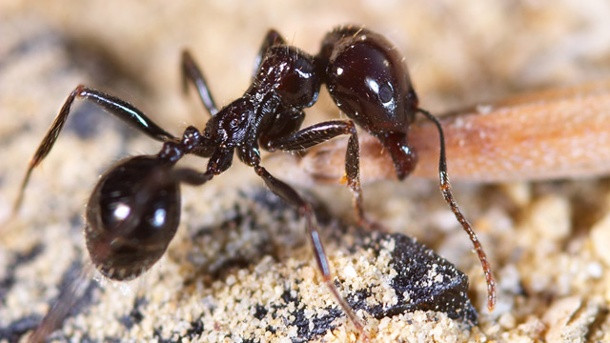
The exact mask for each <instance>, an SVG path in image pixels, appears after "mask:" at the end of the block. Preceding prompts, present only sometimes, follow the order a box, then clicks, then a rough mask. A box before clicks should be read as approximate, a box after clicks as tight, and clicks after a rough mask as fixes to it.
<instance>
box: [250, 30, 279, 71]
mask: <svg viewBox="0 0 610 343" xmlns="http://www.w3.org/2000/svg"><path fill="white" fill-rule="evenodd" d="M279 44H286V40H285V39H284V37H282V35H281V34H280V33H279V32H277V31H276V30H274V29H270V30H269V31H267V34H265V38H263V43H262V44H261V47H260V49H259V50H258V54H257V55H256V58H255V59H254V73H253V75H254V76H256V74H257V72H258V68H259V67H260V65H261V61H262V60H263V56H265V53H266V52H267V49H269V48H270V47H272V46H274V45H279Z"/></svg>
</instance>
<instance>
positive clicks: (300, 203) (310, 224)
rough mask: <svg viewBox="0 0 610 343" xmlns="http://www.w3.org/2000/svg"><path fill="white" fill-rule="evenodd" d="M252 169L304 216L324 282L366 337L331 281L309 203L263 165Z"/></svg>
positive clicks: (360, 324) (352, 312)
mask: <svg viewBox="0 0 610 343" xmlns="http://www.w3.org/2000/svg"><path fill="white" fill-rule="evenodd" d="M254 170H255V171H256V174H258V175H259V176H260V177H261V178H262V179H263V181H265V184H266V185H267V187H269V189H270V190H271V191H272V192H273V193H275V194H276V195H277V196H279V197H280V198H282V199H283V200H284V201H286V202H287V203H289V204H290V205H292V206H294V207H296V208H297V209H298V211H299V214H300V215H301V216H304V217H305V220H306V228H307V234H308V236H309V239H310V241H311V244H312V248H313V251H314V256H315V258H316V262H317V264H318V269H319V270H320V272H321V273H322V278H323V280H324V283H325V284H326V286H327V287H328V289H329V290H330V292H331V293H332V295H333V297H334V298H335V300H336V301H337V302H338V303H339V305H340V306H341V308H342V309H343V311H345V313H346V315H347V317H348V318H349V320H350V321H351V322H352V323H353V324H354V326H356V329H357V330H358V331H359V332H360V333H361V334H362V336H364V337H365V339H366V338H367V336H366V333H365V332H364V326H363V325H362V322H361V321H360V319H359V318H358V317H357V316H356V314H355V313H354V310H353V309H352V307H351V306H350V305H349V304H348V303H347V301H346V300H345V299H344V298H343V297H342V296H341V294H339V291H338V290H337V288H336V287H335V285H334V283H333V280H332V273H331V270H330V265H329V263H328V258H327V257H326V253H325V252H324V245H323V244H322V240H321V239H320V233H319V232H318V227H317V224H316V218H315V214H314V212H313V209H312V207H311V205H310V204H309V203H307V202H306V201H305V200H303V198H301V196H300V195H299V194H298V193H297V192H296V191H295V190H294V189H293V188H292V187H290V186H289V185H288V184H286V183H284V182H283V181H281V180H279V179H277V178H275V177H274V176H273V175H271V174H269V172H268V171H267V170H266V169H265V168H264V167H262V166H260V165H258V164H257V165H255V166H254Z"/></svg>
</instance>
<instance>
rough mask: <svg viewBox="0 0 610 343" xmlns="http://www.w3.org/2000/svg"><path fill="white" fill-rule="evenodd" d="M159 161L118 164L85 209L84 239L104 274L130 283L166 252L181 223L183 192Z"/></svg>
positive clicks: (143, 158)
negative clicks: (181, 193) (131, 279)
mask: <svg viewBox="0 0 610 343" xmlns="http://www.w3.org/2000/svg"><path fill="white" fill-rule="evenodd" d="M169 168H170V167H169V166H167V165H165V164H164V163H163V162H162V161H160V160H158V159H157V158H156V157H151V156H139V157H134V158H131V159H128V160H126V161H123V162H121V163H119V164H118V165H117V166H115V167H114V168H112V169H111V170H110V171H109V172H108V173H106V174H105V175H103V176H102V178H101V179H100V181H99V182H98V184H97V186H96V187H95V189H94V191H93V193H92V195H91V198H90V199H89V203H88V205H87V224H88V225H87V228H86V231H85V238H86V240H87V249H88V250H89V254H90V255H91V260H92V261H93V264H95V266H96V267H97V268H98V269H99V270H100V272H101V273H102V274H104V275H105V276H107V277H109V278H111V279H117V280H124V279H130V278H134V277H136V276H138V275H139V274H141V273H142V272H144V271H145V270H147V269H148V268H150V267H151V266H152V265H153V264H154V263H155V262H156V261H157V260H158V259H159V258H160V257H161V256H162V255H163V253H164V252H165V250H166V249H167V246H168V245H169V242H170V241H171V240H172V238H173V237H174V234H175V233H176V229H177V227H178V223H179V220H180V189H179V185H178V183H177V182H175V181H172V180H171V178H170V177H169V171H170V170H169Z"/></svg>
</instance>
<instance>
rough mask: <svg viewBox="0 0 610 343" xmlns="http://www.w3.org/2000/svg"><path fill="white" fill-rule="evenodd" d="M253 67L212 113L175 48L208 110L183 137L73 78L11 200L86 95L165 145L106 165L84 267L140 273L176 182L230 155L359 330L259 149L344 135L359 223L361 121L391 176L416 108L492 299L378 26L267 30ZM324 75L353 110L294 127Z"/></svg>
mask: <svg viewBox="0 0 610 343" xmlns="http://www.w3.org/2000/svg"><path fill="white" fill-rule="evenodd" d="M256 64H257V66H256V70H257V71H256V73H255V75H254V77H253V80H252V84H251V86H250V88H248V90H246V92H245V93H244V95H243V96H242V97H240V98H238V99H237V100H235V101H233V102H232V103H230V104H229V105H227V106H225V107H223V108H222V109H220V110H218V108H217V106H216V103H215V101H214V99H213V97H212V95H211V93H210V90H209V87H208V84H207V81H206V80H205V78H204V76H203V74H202V72H201V71H200V69H199V68H198V66H197V64H196V63H195V62H194V60H193V58H192V57H191V55H190V54H189V52H188V51H185V52H184V53H183V54H182V75H183V88H184V90H186V89H187V88H188V87H187V86H188V83H189V82H190V83H192V84H193V85H194V86H195V88H196V89H197V91H198V93H199V97H200V99H201V101H202V103H203V106H204V107H205V109H206V110H207V111H208V112H209V113H210V115H211V118H210V120H209V121H208V122H207V124H206V126H205V129H204V130H203V131H199V130H198V129H197V128H195V127H193V126H189V127H187V128H186V129H185V131H184V133H183V134H182V137H181V138H178V137H175V136H174V135H172V134H170V133H168V132H167V131H165V130H164V129H162V128H161V127H159V126H158V125H157V124H155V123H154V122H153V121H151V120H150V119H149V118H148V117H147V116H146V115H144V114H143V113H142V112H141V111H139V110H138V109H137V108H135V107H134V106H132V105H131V104H129V103H127V102H125V101H123V100H120V99H118V98H116V97H113V96H111V95H108V94H105V93H102V92H99V91H97V90H94V89H90V88H87V87H84V86H82V85H80V86H78V87H76V88H75V89H74V90H73V91H72V93H70V95H69V96H68V98H67V99H66V101H65V103H64V104H63V106H62V108H61V110H60V111H59V114H58V115H57V117H56V118H55V120H54V122H53V124H52V125H51V127H50V129H49V131H48V132H47V134H46V136H45V137H44V138H43V140H42V142H41V143H40V146H39V147H38V149H37V151H36V153H35V154H34V156H33V158H32V159H31V161H30V164H29V168H28V170H27V173H26V175H25V177H24V180H23V183H22V185H21V190H20V193H19V196H18V198H17V201H16V202H15V208H14V209H15V211H17V210H18V208H19V206H20V204H21V202H22V199H23V194H24V190H25V188H26V186H27V183H28V180H29V177H30V175H31V173H32V170H33V169H34V168H35V167H36V166H38V165H39V164H40V162H41V161H42V160H43V159H44V158H45V157H46V156H47V154H48V153H49V151H50V150H51V148H52V147H53V144H54V143H55V141H56V140H57V137H58V136H59V133H60V131H61V129H62V128H63V126H64V123H65V122H66V120H67V118H68V115H69V114H70V109H71V106H72V103H73V102H74V100H75V99H77V98H81V99H85V100H89V101H92V102H93V103H95V104H97V105H99V106H100V107H102V108H103V109H105V110H106V111H108V112H109V113H110V114H112V115H115V116H117V117H119V118H120V119H122V120H123V121H125V122H127V123H128V124H129V125H131V126H133V127H135V128H136V129H139V130H140V131H142V132H144V133H145V134H147V135H148V136H150V137H151V138H153V139H155V140H157V141H160V142H163V146H162V148H161V150H160V151H159V152H158V153H157V154H156V155H142V156H135V157H131V158H128V159H125V160H123V161H120V162H119V163H118V164H117V165H115V166H114V167H112V168H111V169H110V170H108V171H107V172H106V173H105V174H104V175H103V176H102V177H101V179H100V180H99V182H98V184H97V185H96V187H95V189H94V190H93V192H92V194H91V197H90V199H89V202H88V204H87V210H86V219H87V226H86V228H85V239H86V244H87V249H88V250H89V254H90V256H91V260H92V262H93V264H94V265H95V266H96V267H97V269H98V270H99V271H100V272H101V273H102V274H103V275H104V276H106V277H108V278H110V279H114V280H127V279H132V278H135V277H137V276H138V275H140V274H141V273H143V272H144V271H146V270H148V269H149V268H150V267H151V266H152V265H153V264H154V263H155V262H156V261H157V260H158V259H159V258H160V257H161V256H162V255H163V254H164V252H165V250H166V249H167V246H168V245H169V243H170V241H171V240H172V238H173V237H174V234H175V233H176V229H177V227H178V223H179V221H180V184H182V183H184V184H189V185H202V184H204V183H206V182H208V181H210V180H211V179H212V178H213V177H214V176H215V175H218V174H220V173H222V172H224V171H226V170H227V169H229V167H230V166H231V163H232V161H233V155H234V152H237V156H238V157H239V159H240V160H241V161H242V162H244V163H246V164H247V165H249V166H251V167H253V168H254V171H255V172H256V173H257V174H258V175H259V176H260V177H261V178H262V179H263V181H265V183H266V184H267V186H268V187H269V188H270V189H271V191H272V192H273V193H275V194H277V195H278V196H280V197H281V198H282V199H283V200H284V201H286V202H288V203H290V204H291V205H293V206H295V207H296V208H297V209H298V212H299V213H300V214H301V215H302V216H304V217H305V219H306V228H307V233H308V235H309V238H310V240H311V242H312V246H313V250H314V256H315V258H316V262H317V265H318V268H319V270H320V272H321V274H322V276H323V279H324V282H325V283H326V285H327V287H328V288H329V290H330V291H331V293H332V294H333V296H334V297H335V299H336V300H337V302H338V303H339V304H340V305H341V307H342V308H343V310H344V311H345V313H346V314H347V316H348V317H349V319H350V320H351V322H352V323H354V325H355V326H356V327H357V329H358V330H359V331H360V332H362V333H363V326H362V324H361V322H360V320H359V319H358V317H357V316H356V315H355V313H354V311H353V310H352V308H351V307H350V305H349V304H348V303H347V301H346V300H345V299H344V298H343V297H342V296H341V295H340V294H339V292H338V291H337V288H336V287H335V285H334V284H333V281H332V273H331V270H330V266H329V264H328V260H327V257H326V253H325V252H324V246H323V244H322V241H321V240H320V235H319V232H318V228H317V226H316V223H315V215H314V212H313V210H312V207H311V205H310V204H309V203H307V202H306V201H305V200H304V199H303V198H302V197H301V196H300V195H299V194H298V193H297V192H296V191H295V190H294V189H293V188H292V187H291V186H289V185H288V184H286V183H284V182H283V181H281V180H279V179H277V178H275V177H274V176H273V175H271V174H270V173H269V172H268V171H267V170H266V169H265V168H264V167H263V166H261V157H260V148H263V149H265V150H268V151H275V150H283V151H302V150H306V149H308V148H310V147H312V146H315V145H317V144H320V143H322V142H325V141H327V140H329V139H331V138H333V137H336V136H339V135H349V140H348V143H347V152H346V156H345V179H346V181H347V185H348V186H349V188H350V189H351V190H352V191H353V193H354V207H355V212H356V215H357V217H358V221H359V223H360V224H362V225H363V226H367V227H375V226H376V225H375V224H374V223H373V222H371V221H369V220H368V219H367V218H366V217H365V216H364V211H363V204H362V189H361V185H360V179H359V168H360V167H359V146H358V134H357V131H356V125H355V124H358V125H359V126H361V127H362V128H364V129H365V130H367V131H368V132H370V133H371V134H373V135H374V136H376V137H377V138H378V139H379V141H380V142H381V143H382V144H383V146H384V147H385V149H387V151H388V152H389V153H390V155H391V156H392V160H393V162H394V166H395V169H396V174H397V176H398V178H399V179H400V180H402V179H404V178H405V177H406V176H407V175H409V173H410V172H411V171H412V170H413V169H414V167H415V164H416V161H417V158H416V152H415V151H414V150H413V149H412V148H411V147H410V145H409V141H408V130H409V125H410V124H411V123H413V122H414V120H415V115H416V113H421V114H423V115H424V116H425V117H426V118H428V119H429V120H431V121H432V122H433V123H434V124H435V125H436V128H437V129H438V133H439V138H440V158H439V177H440V186H441V190H442V194H443V196H444V198H445V200H446V201H447V202H448V203H449V205H450V207H451V210H452V211H453V213H454V214H455V216H456V218H457V219H458V221H459V222H460V224H461V225H462V226H463V228H464V229H465V230H466V232H467V233H468V235H469V236H470V239H471V240H472V242H473V244H474V247H475V250H476V252H477V254H478V257H479V259H480V261H481V264H482V266H483V270H484V273H485V277H486V280H487V288H488V307H489V308H490V309H491V308H493V306H494V303H495V282H494V279H493V276H492V273H491V268H490V265H489V263H488V261H487V258H486V256H485V253H484V252H483V249H482V247H481V244H480V242H479V241H478V239H477V237H476V235H475V233H474V231H473V230H472V228H471V226H470V224H469V223H468V221H467V220H466V219H465V218H464V216H463V215H462V213H461V212H460V210H459V208H458V206H457V204H456V202H455V200H454V198H453V195H452V193H451V187H450V184H449V179H448V176H447V166H446V157H445V146H444V137H443V130H442V127H441V125H440V123H439V121H438V120H437V119H436V118H435V117H434V116H433V115H431V114H430V113H429V112H427V111H425V110H423V109H421V108H419V107H418V99H417V95H416V94H415V91H414V90H413V87H412V84H411V81H410V79H409V74H408V72H407V69H406V65H405V64H404V63H403V58H402V56H401V55H400V54H399V53H398V52H397V50H396V49H395V48H394V47H393V46H392V45H391V44H390V42H389V41H388V40H386V39H385V38H384V37H383V36H381V35H380V34H377V33H374V32H371V31H370V30H367V29H364V28H361V27H354V26H346V27H339V28H337V29H335V30H333V31H331V32H330V33H328V34H327V35H326V37H325V38H324V40H323V42H322V47H321V50H320V52H319V53H318V55H317V56H311V55H309V54H307V53H305V52H303V51H301V50H300V49H298V48H295V47H293V46H290V45H287V44H286V42H285V40H284V39H283V38H282V36H281V35H280V34H279V33H278V32H276V31H274V30H270V31H269V32H268V33H267V35H266V36H265V39H264V41H263V44H262V46H261V48H260V51H259V54H258V57H257V63H256ZM322 83H325V84H326V86H327V88H328V91H329V92H330V95H331V96H332V98H333V99H334V101H335V103H336V104H337V106H338V107H339V108H340V109H341V110H342V111H343V112H344V113H345V114H346V115H347V116H348V117H349V118H350V119H346V120H332V121H326V122H322V123H319V124H315V125H312V126H310V127H306V128H304V129H301V128H300V127H301V124H302V123H303V119H304V117H305V113H304V112H303V109H304V108H307V107H310V106H312V105H313V104H314V103H315V102H316V100H317V98H318V93H319V91H320V87H321V84H322ZM186 154H194V155H197V156H200V157H205V158H209V161H208V164H207V168H206V169H205V171H203V172H200V171H198V170H194V169H191V168H182V167H176V166H175V164H176V162H178V160H180V159H181V158H182V157H183V156H184V155H186Z"/></svg>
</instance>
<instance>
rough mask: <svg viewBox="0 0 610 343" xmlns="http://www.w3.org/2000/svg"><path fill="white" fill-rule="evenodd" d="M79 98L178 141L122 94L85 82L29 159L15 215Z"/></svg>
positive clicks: (157, 135)
mask: <svg viewBox="0 0 610 343" xmlns="http://www.w3.org/2000/svg"><path fill="white" fill-rule="evenodd" d="M76 98H81V99H84V100H89V101H93V102H94V103H95V104H96V105H98V106H100V107H101V108H103V109H105V110H106V111H108V113H110V114H112V115H114V116H116V117H118V118H119V119H121V120H123V121H124V122H126V123H127V124H129V125H131V126H132V127H134V128H136V129H138V130H140V131H141V132H143V133H145V134H146V135H148V136H149V137H151V138H153V139H155V140H158V141H161V142H168V141H175V140H176V139H177V138H176V137H174V136H173V135H172V134H170V133H168V132H167V131H165V130H163V129H162V128H161V127H159V126H158V125H157V124H155V123H154V122H153V121H152V120H150V119H149V118H148V117H147V116H146V115H144V114H143V113H142V112H141V111H140V110H138V109H137V108H136V107H134V106H133V105H131V104H129V103H128V102H126V101H123V100H121V99H119V98H116V97H113V96H111V95H108V94H105V93H102V92H99V91H96V90H94V89H91V88H87V87H85V86H83V85H79V86H78V87H76V88H75V89H74V90H73V91H72V92H71V93H70V95H68V98H67V99H66V101H65V102H64V104H63V106H62V107H61V110H60V111H59V113H58V114H57V116H56V117H55V120H54V121H53V124H51V127H50V128H49V130H48V131H47V133H46V135H45V136H44V138H43V139H42V141H41V142H40V145H39V146H38V148H37V149H36V152H35V153H34V156H32V159H31V160H30V163H29V166H28V170H27V172H26V174H25V176H24V178H23V181H22V182H21V187H20V189H19V194H18V195H17V198H16V200H15V203H14V205H13V216H14V215H15V214H16V213H17V212H18V211H19V208H20V207H21V203H22V202H23V196H24V192H25V188H26V187H27V184H28V182H29V180H30V176H31V174H32V171H33V170H34V168H36V167H37V166H38V165H39V164H40V162H42V160H44V159H45V157H46V156H47V155H48V154H49V152H50V151H51V148H53V145H54V144H55V142H56V141H57V138H58V137H59V134H60V133H61V130H62V129H63V127H64V124H65V123H66V120H67V119H68V115H69V114H70V109H71V107H72V103H73V102H74V100H75V99H76Z"/></svg>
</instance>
